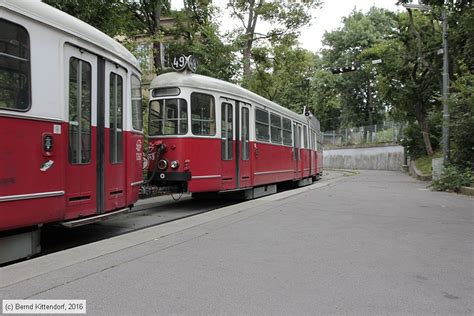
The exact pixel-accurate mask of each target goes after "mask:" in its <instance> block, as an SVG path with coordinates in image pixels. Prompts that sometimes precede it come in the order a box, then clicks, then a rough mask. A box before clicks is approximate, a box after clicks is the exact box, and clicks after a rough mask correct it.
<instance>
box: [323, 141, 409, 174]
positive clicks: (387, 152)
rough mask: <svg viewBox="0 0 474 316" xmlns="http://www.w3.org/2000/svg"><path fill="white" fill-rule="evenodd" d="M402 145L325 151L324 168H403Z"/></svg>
mask: <svg viewBox="0 0 474 316" xmlns="http://www.w3.org/2000/svg"><path fill="white" fill-rule="evenodd" d="M403 162H404V154H403V147H402V146H384V147H368V148H342V149H330V150H325V151H324V162H323V164H324V168H335V169H364V170H397V171H399V170H402V165H403Z"/></svg>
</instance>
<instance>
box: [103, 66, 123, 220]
mask: <svg viewBox="0 0 474 316" xmlns="http://www.w3.org/2000/svg"><path fill="white" fill-rule="evenodd" d="M104 79H105V80H104V83H105V84H104V92H105V93H104V101H105V102H104V104H105V108H102V109H99V112H98V113H99V124H98V126H100V127H101V128H100V131H99V135H98V136H99V140H100V141H101V142H103V149H104V150H103V152H102V153H100V152H99V156H98V160H99V162H101V163H102V164H103V175H102V176H100V177H99V178H102V180H103V183H102V184H101V185H103V187H104V189H103V191H102V192H99V196H100V195H102V197H101V199H102V200H103V201H102V203H100V200H99V204H102V205H99V206H100V207H98V209H99V211H102V210H103V211H111V210H114V209H118V208H122V207H125V206H126V205H125V204H126V201H125V199H126V192H125V190H126V186H125V181H126V176H125V175H126V169H125V168H126V161H125V159H126V158H125V157H126V155H125V153H124V151H125V145H124V144H125V133H124V125H125V124H124V116H125V113H126V111H124V110H125V108H126V107H125V105H126V103H125V102H126V101H125V100H126V98H127V96H126V91H127V89H126V85H127V72H126V71H125V69H123V68H122V67H120V66H118V65H115V64H112V63H110V62H108V61H105V78H104ZM102 114H103V115H102ZM102 126H104V127H105V128H102Z"/></svg>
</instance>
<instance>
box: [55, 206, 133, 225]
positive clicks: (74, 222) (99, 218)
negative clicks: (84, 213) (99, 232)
mask: <svg viewBox="0 0 474 316" xmlns="http://www.w3.org/2000/svg"><path fill="white" fill-rule="evenodd" d="M128 211H130V208H128V207H126V208H122V209H120V210H117V211H113V212H109V213H104V214H99V215H95V216H91V217H85V218H80V219H74V220H70V221H65V222H62V223H61V225H63V226H65V227H68V228H73V227H77V226H82V225H87V224H92V223H97V222H101V221H104V220H106V219H109V218H111V217H114V216H117V215H120V214H122V213H124V212H128Z"/></svg>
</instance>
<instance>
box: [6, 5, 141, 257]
mask: <svg viewBox="0 0 474 316" xmlns="http://www.w3.org/2000/svg"><path fill="white" fill-rule="evenodd" d="M140 75H141V74H140V70H139V64H138V62H137V60H136V58H135V57H133V55H132V54H131V53H130V52H129V51H128V50H126V49H125V48H124V47H123V46H121V45H120V44H118V43H117V42H116V41H114V40H113V39H112V38H110V37H108V36H107V35H105V34H103V33H102V32H100V31H98V30H97V29H95V28H93V27H92V26H90V25H88V24H86V23H84V22H82V21H80V20H78V19H76V18H74V17H72V16H70V15H68V14H66V13H64V12H61V11H59V10H57V9H54V8H52V7H50V6H48V5H46V4H44V3H42V2H40V1H14V0H0V148H1V150H0V243H1V244H2V247H1V249H0V250H1V251H0V262H4V261H8V260H13V259H16V258H20V257H22V256H25V255H31V254H34V253H35V252H37V250H38V247H36V246H37V244H38V243H37V242H35V240H37V236H38V234H37V233H38V230H37V228H38V226H40V225H42V224H45V223H50V222H63V223H65V222H66V223H67V224H69V225H78V224H81V223H86V222H90V221H93V220H96V219H97V218H99V217H105V216H107V215H109V214H111V213H118V212H121V211H125V210H127V209H128V208H129V206H131V205H133V204H134V203H135V202H136V201H137V199H138V193H139V187H140V184H142V180H143V179H142V147H143V132H142V111H141V84H140ZM32 232H34V233H35V234H34V235H33V234H32ZM35 236H36V237H35ZM17 237H18V238H17ZM32 244H34V246H32ZM28 248H31V249H29V250H28Z"/></svg>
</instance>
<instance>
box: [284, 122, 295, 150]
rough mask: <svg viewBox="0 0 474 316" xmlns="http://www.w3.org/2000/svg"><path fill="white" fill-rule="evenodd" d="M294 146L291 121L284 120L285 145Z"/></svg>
mask: <svg viewBox="0 0 474 316" xmlns="http://www.w3.org/2000/svg"><path fill="white" fill-rule="evenodd" d="M292 144H293V135H292V132H291V120H290V119H287V118H283V145H287V146H291V145H292Z"/></svg>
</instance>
